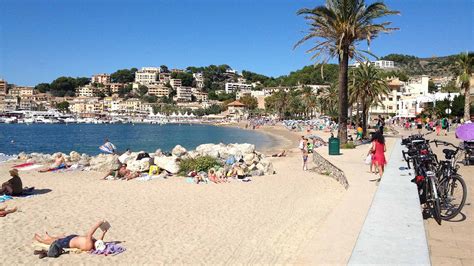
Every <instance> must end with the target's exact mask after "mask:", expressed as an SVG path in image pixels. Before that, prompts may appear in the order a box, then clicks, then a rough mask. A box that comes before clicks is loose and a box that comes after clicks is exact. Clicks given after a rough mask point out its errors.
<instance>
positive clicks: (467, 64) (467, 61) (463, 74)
mask: <svg viewBox="0 0 474 266" xmlns="http://www.w3.org/2000/svg"><path fill="white" fill-rule="evenodd" d="M473 56H474V54H473V53H461V54H460V55H458V58H457V61H456V64H457V66H458V71H459V81H460V82H461V89H464V121H468V120H469V119H470V108H471V103H470V102H471V101H470V100H471V99H470V95H469V93H470V79H471V75H472V65H473V63H474V60H473Z"/></svg>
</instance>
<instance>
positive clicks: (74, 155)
mask: <svg viewBox="0 0 474 266" xmlns="http://www.w3.org/2000/svg"><path fill="white" fill-rule="evenodd" d="M69 160H70V161H71V162H78V161H79V160H81V155H80V154H79V153H78V152H77V151H71V152H70V153H69Z"/></svg>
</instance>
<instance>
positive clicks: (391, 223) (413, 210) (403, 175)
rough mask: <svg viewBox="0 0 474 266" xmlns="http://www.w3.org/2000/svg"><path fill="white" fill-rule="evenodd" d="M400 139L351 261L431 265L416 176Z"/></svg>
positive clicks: (355, 263) (356, 263)
mask: <svg viewBox="0 0 474 266" xmlns="http://www.w3.org/2000/svg"><path fill="white" fill-rule="evenodd" d="M401 152H402V146H401V141H400V140H397V142H396V143H395V145H394V148H393V150H392V153H391V156H390V159H389V162H388V164H387V167H386V171H385V173H384V176H383V178H382V181H381V182H380V185H379V188H378V190H377V192H376V194H375V196H374V199H373V202H372V205H371V207H370V210H369V213H368V215H367V217H366V220H365V222H364V226H363V228H362V231H361V232H360V234H359V237H358V239H357V242H356V245H355V247H354V250H353V252H352V255H351V258H350V260H349V264H351V265H359V264H418V265H429V264H430V254H429V249H428V244H427V240H426V234H425V229H424V224H423V217H422V211H421V207H420V204H419V199H418V193H417V188H416V185H415V184H413V183H412V182H410V180H411V179H412V178H413V175H410V174H409V171H408V170H406V169H405V167H406V163H405V162H404V161H403V157H402V153H401Z"/></svg>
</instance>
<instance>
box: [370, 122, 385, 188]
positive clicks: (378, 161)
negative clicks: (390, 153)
mask: <svg viewBox="0 0 474 266" xmlns="http://www.w3.org/2000/svg"><path fill="white" fill-rule="evenodd" d="M370 150H371V152H372V154H373V156H372V163H373V164H375V166H376V167H377V169H378V171H379V175H380V178H379V181H380V179H381V178H382V175H383V170H384V167H385V165H386V164H387V161H386V160H385V151H387V148H386V147H385V139H384V137H383V135H382V133H380V131H377V132H376V133H375V134H374V137H373V138H372V147H371V148H370Z"/></svg>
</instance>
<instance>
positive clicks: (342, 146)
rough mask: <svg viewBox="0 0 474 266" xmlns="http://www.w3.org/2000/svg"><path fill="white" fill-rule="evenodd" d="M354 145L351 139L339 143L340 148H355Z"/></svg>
mask: <svg viewBox="0 0 474 266" xmlns="http://www.w3.org/2000/svg"><path fill="white" fill-rule="evenodd" d="M355 147H356V145H355V144H354V142H352V141H351V142H347V143H346V144H342V145H341V149H355Z"/></svg>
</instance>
